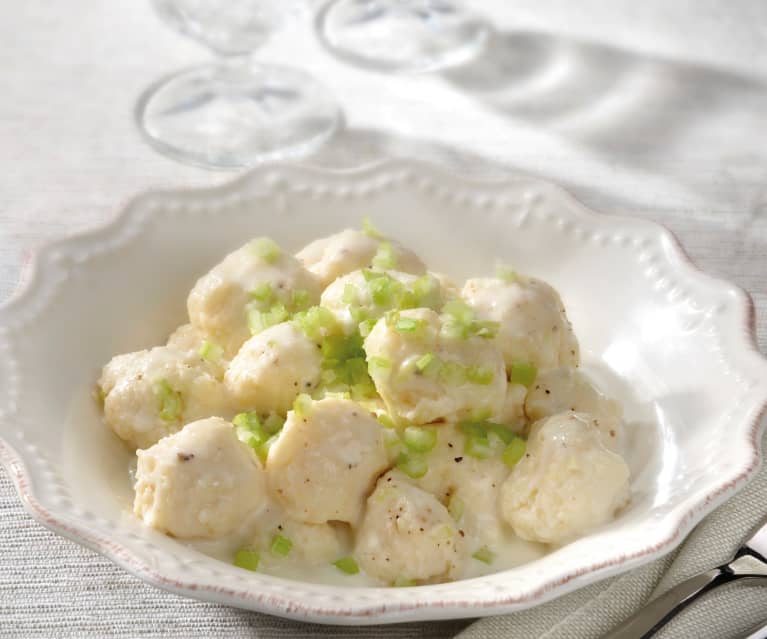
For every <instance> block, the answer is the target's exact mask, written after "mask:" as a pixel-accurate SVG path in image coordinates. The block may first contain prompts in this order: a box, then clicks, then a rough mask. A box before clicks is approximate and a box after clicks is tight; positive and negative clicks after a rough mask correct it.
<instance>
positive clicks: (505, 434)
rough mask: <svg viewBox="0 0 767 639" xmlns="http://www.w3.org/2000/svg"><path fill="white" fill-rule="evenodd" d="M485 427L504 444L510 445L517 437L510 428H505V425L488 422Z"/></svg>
mask: <svg viewBox="0 0 767 639" xmlns="http://www.w3.org/2000/svg"><path fill="white" fill-rule="evenodd" d="M485 427H486V428H487V429H488V431H489V432H491V433H493V434H495V435H497V436H498V437H499V438H500V439H501V441H502V442H503V443H504V444H510V443H511V442H513V441H514V438H515V437H516V435H515V434H514V432H513V431H512V430H511V429H510V428H508V427H506V426H504V425H503V424H496V423H494V422H486V423H485Z"/></svg>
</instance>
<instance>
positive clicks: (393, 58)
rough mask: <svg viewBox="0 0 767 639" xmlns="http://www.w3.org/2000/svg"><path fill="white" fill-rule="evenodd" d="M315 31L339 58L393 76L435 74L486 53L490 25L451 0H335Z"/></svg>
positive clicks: (325, 8)
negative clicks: (401, 73) (392, 73)
mask: <svg viewBox="0 0 767 639" xmlns="http://www.w3.org/2000/svg"><path fill="white" fill-rule="evenodd" d="M316 28H317V33H318V35H319V38H320V40H321V42H322V43H323V44H324V46H325V47H326V48H327V49H328V51H330V52H331V53H333V54H334V55H335V56H337V57H338V58H340V59H342V60H344V61H346V62H349V63H351V64H355V65H357V66H360V67H363V68H367V69H371V70H377V71H389V72H426V71H437V70H440V69H446V68H449V67H454V66H458V65H460V64H464V63H465V62H468V61H470V60H472V59H474V58H476V57H477V56H478V55H480V54H481V53H482V51H483V50H484V48H485V45H486V43H487V40H488V38H489V35H490V28H489V26H488V24H487V23H486V22H485V21H484V20H482V19H481V18H479V17H478V16H476V15H474V14H473V13H472V12H470V11H467V10H466V9H464V8H463V7H462V6H461V5H459V4H458V3H457V2H453V1H452V0H331V1H330V2H328V3H327V4H325V5H324V6H323V7H322V9H321V10H320V11H319V13H318V15H317V19H316Z"/></svg>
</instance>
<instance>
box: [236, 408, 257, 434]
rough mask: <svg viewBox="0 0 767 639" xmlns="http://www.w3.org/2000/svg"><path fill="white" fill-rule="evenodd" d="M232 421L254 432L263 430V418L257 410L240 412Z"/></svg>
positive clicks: (239, 426)
mask: <svg viewBox="0 0 767 639" xmlns="http://www.w3.org/2000/svg"><path fill="white" fill-rule="evenodd" d="M232 423H233V424H234V425H235V426H237V427H238V428H245V429H247V430H249V431H252V432H254V433H255V432H259V431H261V420H260V419H259V417H258V413H256V412H255V411H250V412H248V413H238V414H237V415H235V416H234V419H233V420H232Z"/></svg>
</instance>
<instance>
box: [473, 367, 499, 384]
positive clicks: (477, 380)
mask: <svg viewBox="0 0 767 639" xmlns="http://www.w3.org/2000/svg"><path fill="white" fill-rule="evenodd" d="M494 378H495V374H494V373H493V371H492V370H490V369H489V368H486V367H484V366H479V365H473V366H469V367H468V368H467V369H466V379H468V380H469V381H470V382H471V383H472V384H480V385H482V386H487V385H488V384H491V383H492V382H493V379H494Z"/></svg>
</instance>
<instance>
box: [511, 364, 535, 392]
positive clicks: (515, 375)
mask: <svg viewBox="0 0 767 639" xmlns="http://www.w3.org/2000/svg"><path fill="white" fill-rule="evenodd" d="M537 375H538V369H537V368H536V367H535V366H534V365H533V364H530V363H529V362H512V363H511V368H510V369H509V381H510V382H511V383H512V384H522V385H523V386H530V385H532V383H533V382H534V381H535V378H536V376H537Z"/></svg>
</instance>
